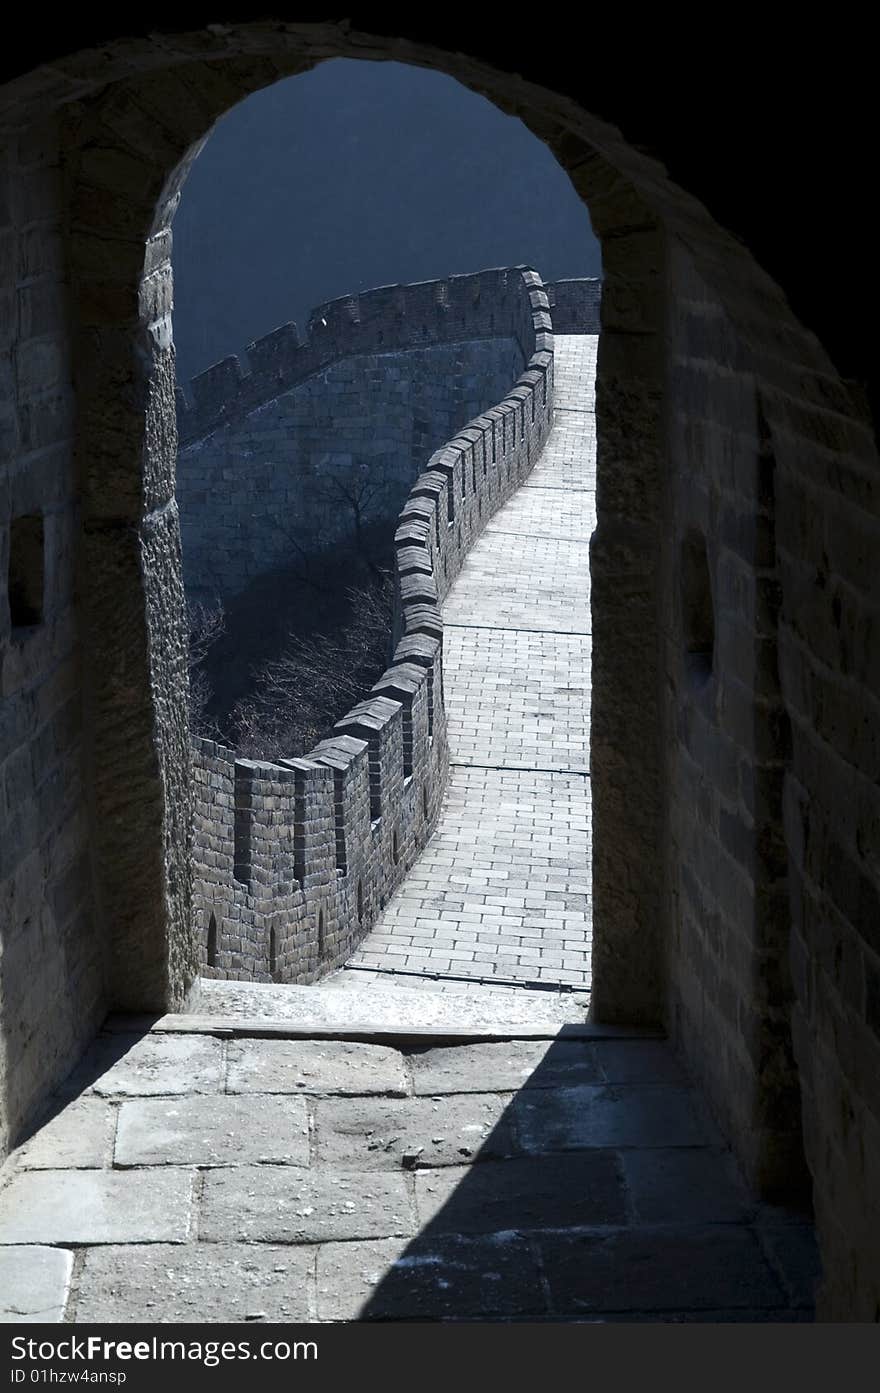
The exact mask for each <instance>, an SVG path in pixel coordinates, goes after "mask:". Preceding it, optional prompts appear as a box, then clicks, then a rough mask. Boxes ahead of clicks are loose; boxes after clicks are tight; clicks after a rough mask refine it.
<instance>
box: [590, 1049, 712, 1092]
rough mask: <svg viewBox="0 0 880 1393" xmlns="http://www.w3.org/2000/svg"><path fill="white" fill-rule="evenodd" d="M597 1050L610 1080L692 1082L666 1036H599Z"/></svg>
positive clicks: (618, 1081)
mask: <svg viewBox="0 0 880 1393" xmlns="http://www.w3.org/2000/svg"><path fill="white" fill-rule="evenodd" d="M595 1050H596V1059H597V1061H598V1064H599V1066H600V1068H601V1071H602V1074H603V1075H604V1077H605V1078H606V1079H607V1080H608V1082H609V1083H671V1084H687V1083H689V1082H690V1080H689V1078H688V1076H687V1073H686V1072H685V1069H684V1067H683V1065H682V1064H681V1063H680V1062H679V1060H678V1059H677V1058H676V1056H675V1052H674V1050H673V1049H672V1046H671V1045H670V1044H669V1043H668V1042H667V1041H666V1040H599V1041H597V1042H596V1046H595Z"/></svg>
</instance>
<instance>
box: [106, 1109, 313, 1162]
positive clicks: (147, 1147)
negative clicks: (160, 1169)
mask: <svg viewBox="0 0 880 1393" xmlns="http://www.w3.org/2000/svg"><path fill="white" fill-rule="evenodd" d="M115 1161H116V1165H117V1166H157V1165H199V1166H224V1165H241V1164H244V1163H248V1162H253V1163H258V1162H259V1163H274V1164H283V1165H295V1166H307V1165H308V1164H309V1120H308V1116H307V1113H306V1105H305V1101H304V1099H300V1098H286V1097H276V1096H262V1095H258V1096H254V1097H251V1096H247V1097H229V1096H228V1095H221V1096H220V1097H212V1096H210V1095H207V1094H195V1095H191V1096H188V1097H185V1098H179V1099H178V1098H174V1099H169V1098H143V1099H136V1100H132V1101H131V1102H127V1103H123V1104H122V1107H121V1108H120V1111H119V1128H118V1133H117V1137H116V1153H115Z"/></svg>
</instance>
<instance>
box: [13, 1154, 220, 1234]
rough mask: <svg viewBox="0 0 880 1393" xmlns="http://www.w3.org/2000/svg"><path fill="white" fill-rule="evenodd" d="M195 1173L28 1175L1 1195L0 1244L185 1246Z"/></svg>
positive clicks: (19, 1176)
mask: <svg viewBox="0 0 880 1393" xmlns="http://www.w3.org/2000/svg"><path fill="white" fill-rule="evenodd" d="M192 1188H193V1172H192V1171H189V1170H178V1169H172V1168H171V1167H169V1168H168V1169H164V1170H150V1171H142V1170H139V1171H126V1172H120V1171H108V1170H67V1171H60V1170H55V1171H50V1170H45V1171H24V1172H22V1173H21V1174H19V1175H16V1176H14V1177H13V1179H12V1181H11V1182H10V1184H9V1185H7V1186H6V1188H5V1189H4V1190H2V1191H0V1243H54V1244H57V1243H76V1244H87V1243H185V1242H186V1240H187V1238H188V1237H189V1221H190V1205H191V1200H192Z"/></svg>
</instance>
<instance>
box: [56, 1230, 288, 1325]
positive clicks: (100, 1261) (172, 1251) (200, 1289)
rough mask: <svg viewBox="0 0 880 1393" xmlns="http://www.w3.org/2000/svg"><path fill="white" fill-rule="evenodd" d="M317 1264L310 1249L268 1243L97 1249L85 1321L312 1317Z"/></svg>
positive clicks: (86, 1270) (81, 1307)
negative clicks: (273, 1245) (312, 1289)
mask: <svg viewBox="0 0 880 1393" xmlns="http://www.w3.org/2000/svg"><path fill="white" fill-rule="evenodd" d="M314 1266H315V1258H314V1253H313V1252H312V1251H311V1250H310V1249H308V1248H297V1247H286V1246H285V1247H271V1246H269V1245H268V1244H265V1245H264V1244H260V1245H258V1246H257V1245H252V1244H244V1243H242V1244H239V1243H216V1244H215V1243H210V1244H208V1243H204V1244H197V1245H195V1246H189V1247H178V1246H176V1245H175V1246H173V1247H167V1246H166V1245H164V1244H162V1243H156V1244H151V1245H150V1246H149V1247H142V1246H125V1247H108V1248H93V1249H91V1250H90V1251H89V1252H88V1253H87V1254H86V1258H85V1263H84V1266H83V1270H82V1274H81V1276H80V1280H79V1296H78V1300H77V1307H76V1312H77V1320H79V1321H84V1322H96V1323H98V1322H107V1323H108V1324H113V1323H115V1322H120V1323H124V1322H126V1321H131V1320H138V1321H142V1322H148V1323H149V1324H151V1325H152V1324H154V1323H157V1322H177V1321H180V1322H184V1323H192V1324H202V1323H205V1322H208V1323H210V1322H213V1321H230V1322H233V1321H247V1322H248V1323H250V1322H254V1323H255V1324H256V1323H259V1322H261V1321H277V1322H279V1323H281V1324H286V1323H288V1322H291V1321H309V1320H313V1319H314V1310H313V1303H312V1301H310V1299H309V1298H310V1295H311V1288H312V1278H313V1272H314Z"/></svg>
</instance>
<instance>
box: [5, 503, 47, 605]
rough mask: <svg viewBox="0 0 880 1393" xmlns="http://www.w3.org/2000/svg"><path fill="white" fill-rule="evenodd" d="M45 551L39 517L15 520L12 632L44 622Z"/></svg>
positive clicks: (11, 559) (10, 591)
mask: <svg viewBox="0 0 880 1393" xmlns="http://www.w3.org/2000/svg"><path fill="white" fill-rule="evenodd" d="M44 570H45V547H44V531H43V519H42V517H40V516H39V515H32V516H28V517H20V518H13V520H12V526H11V528H10V532H9V576H8V594H9V619H10V623H11V624H12V628H13V629H27V628H31V627H33V626H34V625H35V624H39V623H40V621H41V620H42V618H43V574H44Z"/></svg>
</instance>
